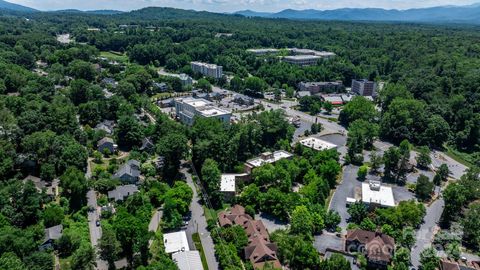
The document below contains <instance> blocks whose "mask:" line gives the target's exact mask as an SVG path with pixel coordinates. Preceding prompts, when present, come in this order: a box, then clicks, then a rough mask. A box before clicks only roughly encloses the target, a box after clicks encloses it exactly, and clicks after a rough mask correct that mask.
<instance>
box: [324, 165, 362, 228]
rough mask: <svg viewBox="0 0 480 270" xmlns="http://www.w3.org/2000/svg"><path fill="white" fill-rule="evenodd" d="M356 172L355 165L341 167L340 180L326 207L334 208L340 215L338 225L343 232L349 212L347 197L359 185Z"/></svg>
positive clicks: (351, 195)
mask: <svg viewBox="0 0 480 270" xmlns="http://www.w3.org/2000/svg"><path fill="white" fill-rule="evenodd" d="M357 173H358V167H357V166H353V165H347V166H345V167H343V177H342V182H341V183H340V184H339V185H338V186H337V189H336V190H335V193H334V194H333V197H332V199H331V201H330V205H329V207H328V209H329V210H335V211H337V212H338V214H339V215H340V217H341V221H340V224H338V226H340V228H342V231H343V232H346V228H347V224H348V219H349V218H350V214H348V212H347V210H348V209H347V203H346V202H347V197H353V196H354V193H355V188H356V187H358V186H360V182H359V181H358V180H357Z"/></svg>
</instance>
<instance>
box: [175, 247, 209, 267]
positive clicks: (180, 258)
mask: <svg viewBox="0 0 480 270" xmlns="http://www.w3.org/2000/svg"><path fill="white" fill-rule="evenodd" d="M172 260H173V261H174V262H175V263H176V264H177V267H178V269H179V270H203V266H202V260H201V258H200V252H198V250H190V251H181V252H177V253H173V254H172Z"/></svg>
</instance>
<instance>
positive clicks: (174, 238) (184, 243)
mask: <svg viewBox="0 0 480 270" xmlns="http://www.w3.org/2000/svg"><path fill="white" fill-rule="evenodd" d="M163 245H164V246H165V252H166V253H168V254H170V253H174V252H179V251H189V250H190V247H189V246H188V240H187V234H186V233H185V231H179V232H173V233H166V234H164V235H163Z"/></svg>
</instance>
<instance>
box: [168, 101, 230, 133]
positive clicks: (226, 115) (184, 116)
mask: <svg viewBox="0 0 480 270" xmlns="http://www.w3.org/2000/svg"><path fill="white" fill-rule="evenodd" d="M175 111H176V114H177V117H178V119H180V121H181V122H182V123H184V124H186V125H189V126H191V125H193V122H194V118H195V117H196V116H197V117H207V118H216V119H219V120H220V121H222V122H223V123H230V118H231V116H232V113H231V112H230V111H227V110H224V109H220V108H218V107H216V106H214V105H213V103H212V102H210V101H208V100H205V99H202V98H192V97H188V98H178V99H175Z"/></svg>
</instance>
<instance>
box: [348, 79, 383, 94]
mask: <svg viewBox="0 0 480 270" xmlns="http://www.w3.org/2000/svg"><path fill="white" fill-rule="evenodd" d="M352 91H353V92H354V93H357V94H358V95H360V96H364V97H374V96H376V95H377V84H376V83H375V82H373V81H369V80H367V79H363V80H352Z"/></svg>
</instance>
